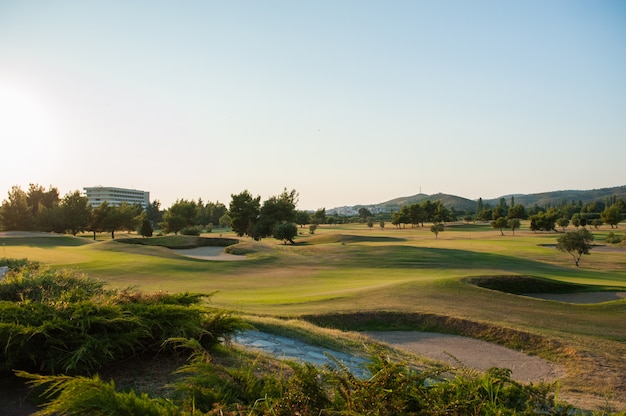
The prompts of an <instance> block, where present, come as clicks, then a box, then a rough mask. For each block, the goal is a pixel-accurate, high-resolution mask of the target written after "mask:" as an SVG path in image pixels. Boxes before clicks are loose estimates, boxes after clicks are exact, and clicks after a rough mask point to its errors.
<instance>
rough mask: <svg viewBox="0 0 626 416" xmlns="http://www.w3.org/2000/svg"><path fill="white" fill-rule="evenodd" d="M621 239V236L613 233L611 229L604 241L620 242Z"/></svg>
mask: <svg viewBox="0 0 626 416" xmlns="http://www.w3.org/2000/svg"><path fill="white" fill-rule="evenodd" d="M622 240H623V238H622V237H621V236H619V235H617V234H615V233H613V231H610V232H609V233H608V234H607V235H606V239H605V241H606V242H607V244H619V243H621V242H622Z"/></svg>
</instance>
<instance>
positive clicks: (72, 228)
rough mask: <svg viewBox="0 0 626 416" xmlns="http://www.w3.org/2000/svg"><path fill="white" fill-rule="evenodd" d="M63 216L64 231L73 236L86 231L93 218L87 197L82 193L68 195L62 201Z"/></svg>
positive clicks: (76, 192) (75, 192)
mask: <svg viewBox="0 0 626 416" xmlns="http://www.w3.org/2000/svg"><path fill="white" fill-rule="evenodd" d="M61 216H62V219H63V226H64V230H67V231H69V232H70V233H71V234H72V235H76V234H77V233H79V232H81V231H84V230H86V229H87V228H88V227H89V220H90V218H91V206H90V205H89V204H88V203H87V197H86V196H83V195H81V193H80V191H74V192H70V193H68V194H66V195H65V196H64V197H63V200H62V201H61Z"/></svg>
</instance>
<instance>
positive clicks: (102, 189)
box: [83, 186, 150, 209]
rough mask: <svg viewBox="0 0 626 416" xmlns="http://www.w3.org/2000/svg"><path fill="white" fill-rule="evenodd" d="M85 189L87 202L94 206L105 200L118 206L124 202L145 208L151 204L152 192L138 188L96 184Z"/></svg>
mask: <svg viewBox="0 0 626 416" xmlns="http://www.w3.org/2000/svg"><path fill="white" fill-rule="evenodd" d="M83 189H84V190H85V195H86V196H87V203H88V204H89V205H91V206H92V207H94V208H96V207H97V206H99V205H100V204H101V203H103V202H104V201H107V202H108V204H109V205H112V206H116V207H117V206H119V205H120V204H121V203H122V202H126V203H129V204H139V205H141V206H142V207H143V208H144V209H146V207H147V206H148V205H150V192H145V191H139V190H137V189H125V188H113V187H110V186H94V187H91V188H89V187H88V188H83Z"/></svg>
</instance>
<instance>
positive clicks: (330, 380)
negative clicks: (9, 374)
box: [19, 339, 582, 416]
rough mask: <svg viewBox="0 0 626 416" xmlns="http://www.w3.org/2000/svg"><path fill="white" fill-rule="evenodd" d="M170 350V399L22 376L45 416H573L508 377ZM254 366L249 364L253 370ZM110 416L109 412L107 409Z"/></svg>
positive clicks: (539, 390) (195, 348)
mask: <svg viewBox="0 0 626 416" xmlns="http://www.w3.org/2000/svg"><path fill="white" fill-rule="evenodd" d="M173 343H174V344H175V345H176V346H177V347H178V348H182V349H187V350H189V351H191V359H190V361H189V364H187V365H185V366H183V367H182V368H181V369H180V370H179V373H180V374H181V375H182V376H183V377H182V379H181V380H180V381H179V382H178V383H176V385H175V386H174V388H175V390H176V393H177V394H175V395H174V396H173V398H172V399H170V400H168V401H165V400H164V399H161V398H150V397H149V396H147V395H145V394H137V393H134V392H132V391H131V392H121V391H116V390H115V385H114V384H113V383H112V382H105V381H102V380H101V379H99V378H98V377H94V378H91V379H87V378H82V377H77V378H71V377H67V376H46V377H42V376H36V375H31V374H26V373H20V374H19V375H20V376H22V377H26V378H29V379H30V380H31V381H30V384H32V385H34V386H39V387H45V391H46V393H45V397H47V400H49V402H48V403H47V404H45V406H44V408H43V411H42V412H41V413H40V414H41V415H52V414H71V415H104V414H111V415H113V414H115V415H118V414H119V415H133V414H142V415H144V414H146V415H161V414H169V415H218V414H219V415H275V416H292V415H302V416H307V415H328V416H339V415H424V416H443V415H458V416H462V415H485V416H486V415H536V414H542V415H574V414H582V413H576V412H575V411H574V410H573V409H571V408H569V407H567V406H561V405H557V404H556V403H555V401H554V398H553V397H552V395H551V394H550V390H551V387H550V386H548V385H539V386H535V385H521V384H518V383H516V382H514V381H512V380H511V379H510V372H509V371H508V370H504V369H491V370H489V371H488V372H487V373H484V374H483V373H478V372H474V371H467V370H464V371H461V372H459V373H457V374H456V376H454V377H453V378H450V379H445V378H443V377H442V374H441V372H440V371H441V370H439V371H436V372H435V371H430V372H429V371H426V372H419V371H416V370H412V369H410V368H409V367H408V366H406V365H404V364H398V363H392V362H390V361H389V360H387V359H385V358H383V357H381V356H374V357H372V361H373V364H372V366H371V370H372V377H370V378H367V379H363V378H358V377H355V376H354V375H353V374H351V373H350V371H348V370H347V369H346V368H344V367H340V368H338V369H337V368H336V367H330V366H327V367H325V368H323V369H320V368H317V367H314V366H312V365H300V364H295V363H290V364H289V366H290V371H289V372H277V371H275V369H273V371H272V370H269V371H268V369H267V368H266V369H265V370H266V371H263V372H262V371H261V368H260V366H259V365H258V363H256V362H255V363H250V362H242V363H239V365H233V366H225V365H223V364H216V363H214V362H213V359H212V357H211V355H209V354H208V353H207V352H206V351H203V350H202V348H201V346H200V345H199V344H198V343H197V341H193V340H183V339H179V340H175V341H173ZM251 364H252V365H251ZM448 371H452V369H448ZM103 409H106V412H105V411H104V410H103Z"/></svg>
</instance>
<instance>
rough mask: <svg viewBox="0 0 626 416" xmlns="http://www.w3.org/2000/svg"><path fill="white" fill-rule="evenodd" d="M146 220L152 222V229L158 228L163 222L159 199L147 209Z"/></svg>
mask: <svg viewBox="0 0 626 416" xmlns="http://www.w3.org/2000/svg"><path fill="white" fill-rule="evenodd" d="M146 219H147V220H148V221H150V225H151V226H152V228H154V227H157V226H158V225H159V223H161V221H163V212H162V211H161V202H160V201H159V200H158V199H155V200H154V201H152V202H151V203H150V204H149V205H148V206H147V207H146Z"/></svg>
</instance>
